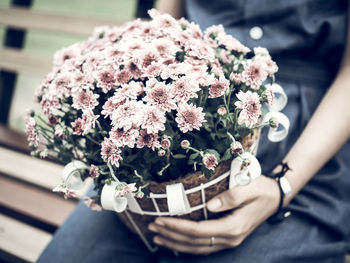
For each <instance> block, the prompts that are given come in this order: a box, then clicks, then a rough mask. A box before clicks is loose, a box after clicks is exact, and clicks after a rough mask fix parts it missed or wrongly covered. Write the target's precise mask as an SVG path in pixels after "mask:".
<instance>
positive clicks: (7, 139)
mask: <svg viewBox="0 0 350 263" xmlns="http://www.w3.org/2000/svg"><path fill="white" fill-rule="evenodd" d="M0 63H1V62H0ZM0 146H6V147H9V148H10V149H13V150H17V151H21V152H23V153H30V148H29V146H28V141H27V137H26V135H25V134H24V133H23V132H19V131H16V130H13V129H10V128H8V127H6V126H5V125H4V124H0Z"/></svg>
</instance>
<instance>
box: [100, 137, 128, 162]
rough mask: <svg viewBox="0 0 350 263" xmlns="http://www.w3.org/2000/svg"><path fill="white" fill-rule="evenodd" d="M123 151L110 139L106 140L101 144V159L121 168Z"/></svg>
mask: <svg viewBox="0 0 350 263" xmlns="http://www.w3.org/2000/svg"><path fill="white" fill-rule="evenodd" d="M121 152H122V151H121V150H120V149H119V148H118V146H117V145H115V144H114V143H113V142H112V141H111V140H110V139H108V138H105V139H104V141H103V142H102V143H101V157H102V159H103V160H104V161H105V162H109V163H110V164H112V165H114V166H116V167H119V161H120V160H123V158H122V157H121V155H120V154H121Z"/></svg>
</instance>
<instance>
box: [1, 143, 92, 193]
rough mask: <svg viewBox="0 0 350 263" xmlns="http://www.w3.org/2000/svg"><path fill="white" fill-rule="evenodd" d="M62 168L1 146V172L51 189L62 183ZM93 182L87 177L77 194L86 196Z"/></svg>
mask: <svg viewBox="0 0 350 263" xmlns="http://www.w3.org/2000/svg"><path fill="white" fill-rule="evenodd" d="M62 169H63V166H62V165H59V164H56V163H53V162H49V161H46V160H42V159H39V158H34V157H32V156H30V155H27V154H23V153H19V152H16V151H12V150H9V149H6V148H4V147H1V146H0V173H2V174H5V175H8V176H10V177H14V178H16V179H19V180H21V181H25V182H28V183H31V184H33V185H36V186H40V187H42V188H45V189H49V190H50V191H51V190H52V189H53V188H55V187H56V186H58V185H60V184H61V183H62V181H61V173H62ZM92 183H93V181H92V179H91V178H88V179H86V180H85V185H84V187H83V188H82V189H80V190H79V191H77V196H78V197H80V198H81V197H84V196H85V194H86V193H87V191H88V190H89V189H90V187H91V185H92Z"/></svg>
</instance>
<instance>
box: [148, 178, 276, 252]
mask: <svg viewBox="0 0 350 263" xmlns="http://www.w3.org/2000/svg"><path fill="white" fill-rule="evenodd" d="M279 198H280V193H279V188H278V185H277V183H276V182H275V181H274V180H273V179H270V178H268V177H265V176H260V177H258V178H257V179H256V180H254V181H253V182H251V183H250V184H249V185H247V186H236V187H234V188H232V189H230V190H227V191H225V192H223V193H221V194H219V195H217V196H216V197H215V198H213V199H212V200H210V202H208V204H207V208H208V210H209V211H211V212H221V211H227V210H232V212H231V213H230V214H229V215H227V216H225V217H223V218H219V219H215V220H208V221H199V222H195V221H190V220H184V219H177V218H171V217H159V218H157V219H156V220H155V222H154V223H151V224H150V225H149V229H150V230H151V231H153V232H156V233H157V235H156V236H155V238H154V242H155V243H156V244H158V245H161V246H165V247H168V248H169V249H172V250H176V251H179V252H185V253H191V254H210V253H213V252H216V251H219V250H223V249H226V248H232V247H236V246H238V245H239V244H241V243H242V241H243V240H244V239H245V238H246V237H247V236H248V235H249V234H250V233H251V232H252V231H253V230H254V229H255V228H256V227H257V226H259V225H260V224H261V223H262V222H263V221H265V220H266V219H267V218H268V217H270V216H271V215H272V214H273V213H274V212H275V211H276V210H277V207H278V204H279ZM212 237H214V238H212ZM211 243H214V244H211Z"/></svg>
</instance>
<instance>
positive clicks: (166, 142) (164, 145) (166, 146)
mask: <svg viewBox="0 0 350 263" xmlns="http://www.w3.org/2000/svg"><path fill="white" fill-rule="evenodd" d="M160 145H161V146H162V148H163V149H165V150H167V149H169V148H170V145H171V142H170V140H169V139H163V140H162V141H161V142H160Z"/></svg>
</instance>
